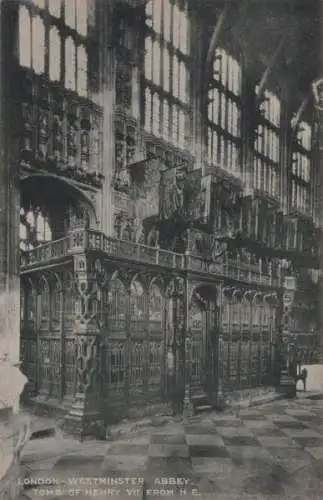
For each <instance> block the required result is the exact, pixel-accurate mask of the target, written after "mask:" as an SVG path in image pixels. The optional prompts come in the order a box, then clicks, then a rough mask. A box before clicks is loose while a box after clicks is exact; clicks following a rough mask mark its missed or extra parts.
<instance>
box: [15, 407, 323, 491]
mask: <svg viewBox="0 0 323 500" xmlns="http://www.w3.org/2000/svg"><path fill="white" fill-rule="evenodd" d="M50 439H51V442H49V443H48V442H47V444H46V443H45V441H50V440H44V443H38V446H39V450H38V451H37V452H36V448H37V443H36V442H32V443H31V445H30V448H29V445H28V446H27V448H26V450H25V454H24V458H23V459H24V463H25V465H24V467H25V470H27V471H29V474H32V477H34V478H35V477H36V478H40V479H43V480H47V481H48V480H49V479H51V481H52V483H54V484H52V485H47V486H46V488H47V490H48V491H49V493H52V494H49V493H48V491H47V494H46V495H44V494H43V492H40V488H38V490H37V488H32V489H29V490H26V491H25V493H26V494H27V495H28V496H29V498H30V499H33V500H36V499H39V498H43V497H44V496H46V498H47V499H50V500H54V499H56V500H64V499H65V498H71V496H77V498H78V499H80V500H83V499H85V498H94V497H96V498H110V499H112V500H114V499H119V500H124V499H126V498H127V499H129V498H131V497H132V498H140V499H142V498H145V499H146V500H148V499H149V500H152V499H160V498H173V499H174V498H186V499H187V500H191V499H193V498H194V499H196V498H198V495H199V496H200V498H203V499H208V498H221V500H222V499H224V500H225V499H228V500H229V499H234V498H237V499H238V498H241V499H244V498H245V499H249V498H250V499H251V498H257V499H258V498H259V499H262V498H264V499H265V498H277V499H282V498H295V499H296V498H299V499H300V498H304V499H307V498H308V499H310V498H313V499H314V498H316V499H319V498H323V401H320V400H318V401H309V400H306V399H302V400H293V401H283V400H282V401H276V402H274V403H269V404H266V405H263V406H259V407H257V408H250V409H246V410H243V411H241V412H240V413H235V414H234V415H224V414H220V413H209V414H207V415H201V416H198V417H194V418H192V419H190V421H188V422H185V421H181V422H179V421H175V420H174V421H172V422H170V423H168V424H167V423H166V424H165V425H163V426H161V427H160V428H150V429H149V430H141V431H138V433H137V434H136V436H135V437H131V438H129V439H127V438H126V437H123V438H122V439H118V440H116V441H111V442H95V441H89V442H85V443H76V442H75V441H73V440H70V441H66V440H65V441H62V442H61V443H59V442H58V439H57V438H50ZM27 482H28V480H27ZM44 487H45V486H44ZM74 490H75V491H76V490H77V491H78V494H77V495H74V494H73V495H72V493H71V492H72V491H74ZM320 495H322V496H320Z"/></svg>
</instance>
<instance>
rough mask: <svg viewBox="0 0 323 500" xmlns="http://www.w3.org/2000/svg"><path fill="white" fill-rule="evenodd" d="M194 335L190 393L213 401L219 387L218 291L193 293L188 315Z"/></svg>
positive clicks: (207, 287)
mask: <svg viewBox="0 0 323 500" xmlns="http://www.w3.org/2000/svg"><path fill="white" fill-rule="evenodd" d="M188 328H189V330H190V333H191V343H190V344H191V353H190V360H191V377H190V378H191V390H192V394H193V395H194V394H198V393H200V392H201V391H202V392H204V393H206V394H207V395H209V396H210V397H212V395H213V394H214V393H215V392H216V386H217V340H218V335H217V331H218V311H217V289H216V287H215V286H212V285H201V286H198V287H196V288H195V289H194V291H193V294H192V298H191V303H190V307H189V314H188Z"/></svg>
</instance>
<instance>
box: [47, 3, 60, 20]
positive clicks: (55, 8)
mask: <svg viewBox="0 0 323 500" xmlns="http://www.w3.org/2000/svg"><path fill="white" fill-rule="evenodd" d="M61 7H62V1H61V0H48V10H49V13H50V14H51V15H52V16H54V17H61Z"/></svg>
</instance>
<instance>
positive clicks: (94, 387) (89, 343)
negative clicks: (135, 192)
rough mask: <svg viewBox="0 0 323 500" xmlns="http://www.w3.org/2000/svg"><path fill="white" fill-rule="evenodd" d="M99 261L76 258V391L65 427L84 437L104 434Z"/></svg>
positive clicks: (83, 255)
mask: <svg viewBox="0 0 323 500" xmlns="http://www.w3.org/2000/svg"><path fill="white" fill-rule="evenodd" d="M100 267H101V266H100V262H99V261H94V260H92V259H91V257H89V256H87V255H85V254H79V255H76V256H75V257H74V276H75V285H76V298H75V324H74V327H75V330H74V331H75V333H74V335H75V342H76V374H75V376H76V393H75V397H74V401H73V404H72V407H71V409H70V410H69V412H68V414H67V415H66V416H65V418H64V423H63V428H64V429H65V430H66V431H68V432H69V433H71V434H74V435H76V436H78V437H80V438H81V439H82V438H83V437H85V436H87V435H92V436H96V437H101V436H102V435H104V424H103V418H102V415H101V409H100V406H101V402H100V396H101V394H100V378H99V377H100V365H101V363H100V347H101V332H100V327H99V325H100V321H99V317H98V316H99V311H100V309H101V308H100V306H99V302H100V300H101V293H100V292H101V290H100V280H99V274H100Z"/></svg>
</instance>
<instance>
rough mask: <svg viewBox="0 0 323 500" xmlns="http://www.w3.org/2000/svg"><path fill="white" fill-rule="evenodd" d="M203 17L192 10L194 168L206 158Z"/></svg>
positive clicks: (190, 147) (192, 134) (202, 164)
mask: <svg viewBox="0 0 323 500" xmlns="http://www.w3.org/2000/svg"><path fill="white" fill-rule="evenodd" d="M202 19H203V18H202V17H201V16H200V15H199V11H198V10H196V11H195V12H194V16H193V19H192V21H191V37H190V40H191V41H193V43H192V46H191V55H192V59H193V64H192V71H193V74H192V78H191V89H190V91H191V95H192V114H193V119H192V121H191V124H190V127H191V138H193V143H192V144H191V145H190V146H189V149H190V152H191V154H193V155H194V156H195V163H196V168H202V172H203V171H204V167H205V164H206V159H207V148H206V142H205V126H204V122H203V116H204V115H203V113H202V108H203V106H204V105H206V102H207V95H205V92H206V90H205V89H206V85H205V72H206V68H205V60H204V59H203V57H204V58H205V57H206V55H205V54H203V51H202V46H203V37H201V31H202V30H203V24H202V23H203V20H202Z"/></svg>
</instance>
